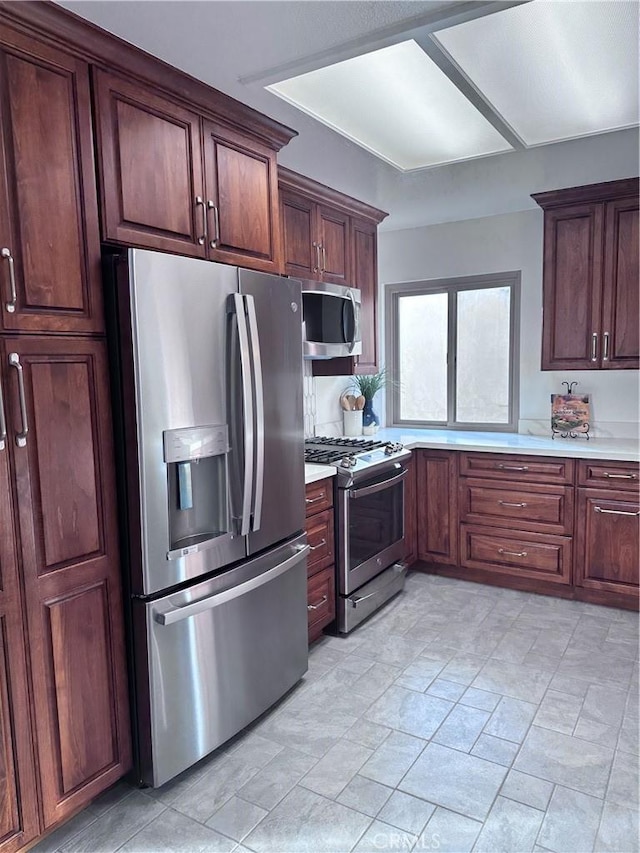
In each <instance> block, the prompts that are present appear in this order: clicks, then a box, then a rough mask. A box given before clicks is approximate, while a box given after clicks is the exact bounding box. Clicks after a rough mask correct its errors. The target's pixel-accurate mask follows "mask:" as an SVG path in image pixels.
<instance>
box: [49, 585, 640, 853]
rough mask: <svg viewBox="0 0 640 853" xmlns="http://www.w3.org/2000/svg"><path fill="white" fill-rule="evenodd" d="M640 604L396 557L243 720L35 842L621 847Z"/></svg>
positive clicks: (634, 724) (628, 796)
mask: <svg viewBox="0 0 640 853" xmlns="http://www.w3.org/2000/svg"><path fill="white" fill-rule="evenodd" d="M638 742H639V737H638V616H637V614H634V613H630V612H626V611H622V610H614V609H611V608H604V607H596V606H593V605H588V604H583V603H578V602H569V601H563V600H561V599H554V598H547V597H544V596H537V595H532V594H529V593H521V592H514V591H511V590H504V589H497V588H493V587H488V586H482V585H478V584H471V583H465V582H462V581H456V580H449V579H446V578H439V577H434V576H429V575H421V574H413V575H411V576H410V577H409V579H408V582H407V586H406V589H405V591H404V592H403V593H402V594H401V595H400V596H399V597H397V598H396V599H395V600H394V601H393V602H391V603H390V604H389V605H388V606H387V607H386V608H385V609H384V610H383V611H381V612H379V613H378V614H376V616H375V617H373V618H372V619H371V620H370V621H369V622H368V623H366V624H364V625H362V626H360V628H359V629H357V630H356V631H354V632H353V633H352V634H351V635H349V636H348V637H335V638H333V637H331V638H329V637H327V638H324V639H323V640H321V641H320V642H319V643H318V644H317V645H315V646H314V647H313V649H312V650H311V655H310V661H309V672H308V674H307V676H306V677H305V678H304V679H303V681H302V682H301V683H300V684H299V685H298V686H297V687H296V688H295V689H294V690H293V691H292V692H291V693H290V694H289V695H288V696H287V697H286V698H285V699H284V700H283V701H282V702H280V703H279V704H278V705H277V706H276V707H275V708H273V709H272V710H271V711H270V712H268V713H267V714H266V715H264V716H263V717H262V718H261V719H260V720H259V721H258V722H257V723H256V724H254V725H253V726H252V727H251V728H250V729H249V730H248V731H246V732H245V733H243V734H242V735H240V736H239V737H237V738H235V739H234V740H233V741H232V742H231V743H230V744H227V745H225V747H222V748H221V749H220V750H218V751H217V752H216V753H215V754H214V755H213V756H211V757H210V758H208V759H205V760H204V761H202V762H200V764H198V765H197V766H196V767H195V768H192V769H191V770H188V771H187V772H185V773H184V774H182V775H181V776H180V777H178V778H177V779H176V780H174V781H172V782H170V783H168V784H167V785H165V786H163V787H162V788H160V789H157V790H145V791H140V790H134V789H132V788H130V787H128V786H127V785H125V784H124V783H120V784H119V785H117V786H116V787H115V788H113V789H112V790H111V791H108V792H107V793H105V794H104V795H103V796H102V797H100V798H99V799H98V800H96V801H95V802H94V803H92V804H91V805H90V806H89V807H88V808H87V809H85V810H84V811H83V812H82V813H81V814H79V815H78V816H77V817H75V818H74V819H73V820H71V821H70V822H69V823H67V824H66V825H65V826H63V827H61V828H60V829H58V830H57V831H56V832H55V833H53V834H52V835H51V836H49V837H48V838H46V839H45V840H44V841H42V842H41V843H40V844H39V845H38V846H37V847H36V848H35V850H36V851H38V853H48V851H58V850H61V851H64V853H74V852H75V851H86V853H107V851H115V850H122V851H131V853H133V851H198V852H199V853H204V851H221V853H231V851H237V853H243V851H256V853H288V851H291V853H302V851H310V853H323V851H327V853H328V851H337V853H347V851H354V853H365V851H376V852H377V851H386V852H387V853H393V851H410V850H414V851H418V853H420V851H430V850H431V851H435V850H437V851H440V853H444V851H456V853H462V851H471V850H473V851H478V853H481V851H487V853H500V851H505V853H521V851H539V852H540V853H541V851H548V850H549V851H556V852H557V853H570V852H571V851H576V853H586V851H615V852H616V853H630V851H637V850H638V849H639V844H638V828H639V821H638V808H639V802H638V801H639V796H638V763H639V759H638Z"/></svg>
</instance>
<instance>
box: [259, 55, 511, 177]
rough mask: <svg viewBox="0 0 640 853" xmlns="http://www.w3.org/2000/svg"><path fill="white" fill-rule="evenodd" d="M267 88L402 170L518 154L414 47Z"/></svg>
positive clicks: (347, 62)
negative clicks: (496, 155)
mask: <svg viewBox="0 0 640 853" xmlns="http://www.w3.org/2000/svg"><path fill="white" fill-rule="evenodd" d="M266 88H267V89H268V90H269V91H271V92H273V93H274V94H276V95H279V96H280V97H281V98H283V99H284V100H286V101H288V102H289V103H291V104H293V105H294V106H296V107H298V108H299V109H301V110H303V111H304V112H306V113H308V114H309V115H311V116H313V117H314V118H316V119H318V120H319V121H321V122H323V123H324V124H326V125H328V126H329V127H331V128H333V129H334V130H336V131H337V132H338V133H341V134H342V135H343V136H346V137H348V138H349V139H351V140H353V141H354V142H357V143H358V144H359V145H361V146H362V147H363V148H366V149H367V150H368V151H371V152H372V153H373V154H375V155H377V156H378V157H381V158H382V159H383V160H386V161H387V162H388V163H391V164H392V165H393V166H395V167H396V168H398V169H402V170H403V171H408V170H411V169H421V168H425V167H428V166H437V165H442V164H444V163H451V162H453V161H457V160H467V159H470V158H473V157H482V156H484V155H487V154H496V153H498V152H502V151H510V150H512V148H511V145H510V144H509V143H508V142H507V141H506V140H505V139H504V138H503V137H502V136H501V135H500V134H499V133H498V131H497V130H496V129H495V128H494V127H493V125H491V124H490V123H489V122H488V121H487V120H486V119H485V118H484V116H483V115H482V114H481V113H480V112H478V110H477V109H476V108H475V107H474V106H473V104H472V103H471V102H470V101H469V100H468V99H467V98H466V97H465V96H464V95H463V94H462V93H461V92H460V91H459V90H458V89H457V88H456V87H455V86H454V84H453V83H452V82H451V81H450V80H449V79H448V77H446V76H445V74H443V72H442V71H441V70H440V69H439V68H438V66H437V65H436V64H435V63H434V62H433V61H432V60H431V59H430V58H429V57H428V56H427V55H426V54H425V53H424V51H423V50H422V49H421V48H420V46H419V45H418V44H417V43H416V42H415V41H405V42H402V43H400V44H395V45H392V46H391V47H386V48H383V49H382V50H376V51H373V52H372V53H367V54H364V55H362V56H357V57H355V58H353V59H347V60H345V61H344V62H338V63H336V64H334V65H330V66H327V67H326V68H320V69H318V70H317V71H311V72H309V73H307V74H301V75H300V76H298V77H292V78H291V79H289V80H283V81H282V82H280V83H274V84H272V85H270V86H267V87H266Z"/></svg>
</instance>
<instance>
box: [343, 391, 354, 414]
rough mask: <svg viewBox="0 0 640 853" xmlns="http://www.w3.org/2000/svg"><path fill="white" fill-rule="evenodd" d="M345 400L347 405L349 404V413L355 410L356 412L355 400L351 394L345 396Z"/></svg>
mask: <svg viewBox="0 0 640 853" xmlns="http://www.w3.org/2000/svg"><path fill="white" fill-rule="evenodd" d="M345 399H346V401H347V403H348V404H349V411H350V412H355V410H356V398H355V397H354V396H353V394H347V396H346V397H345Z"/></svg>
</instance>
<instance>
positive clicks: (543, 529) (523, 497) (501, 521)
mask: <svg viewBox="0 0 640 853" xmlns="http://www.w3.org/2000/svg"><path fill="white" fill-rule="evenodd" d="M460 519H461V521H468V522H473V523H476V524H484V525H489V526H492V527H493V526H497V527H510V528H514V529H516V530H532V531H538V532H540V533H558V534H564V533H571V530H572V527H573V488H572V487H570V486H542V485H537V484H535V483H528V484H527V485H526V487H524V488H517V489H516V488H501V487H500V484H499V483H492V482H491V481H489V482H487V481H485V480H461V482H460Z"/></svg>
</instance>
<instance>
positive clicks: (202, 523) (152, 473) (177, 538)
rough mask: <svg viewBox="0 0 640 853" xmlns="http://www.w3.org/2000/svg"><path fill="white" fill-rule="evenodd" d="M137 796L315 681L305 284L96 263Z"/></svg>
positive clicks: (227, 269) (154, 256)
mask: <svg viewBox="0 0 640 853" xmlns="http://www.w3.org/2000/svg"><path fill="white" fill-rule="evenodd" d="M105 272H106V275H105V279H106V298H107V305H108V309H109V310H108V316H109V317H110V324H109V326H110V328H109V339H110V344H111V355H112V382H113V389H114V398H115V400H116V403H117V405H116V421H115V422H116V435H117V442H116V443H117V447H118V453H119V461H118V467H119V471H120V478H119V479H120V503H121V510H122V512H121V539H122V545H123V548H122V550H123V563H124V566H125V575H126V577H125V581H126V586H127V588H128V603H129V607H128V613H129V641H130V651H131V655H130V666H131V677H130V686H131V691H132V699H133V709H134V713H133V723H134V742H135V746H136V757H137V761H136V764H137V774H138V779H139V781H141V782H143V783H146V784H148V785H152V786H158V785H161V784H163V783H164V782H166V781H167V780H169V779H171V778H172V777H174V776H175V775H177V774H178V773H180V772H181V771H182V770H184V769H186V768H187V767H189V766H190V765H192V764H193V763H195V762H196V761H198V760H199V759H200V758H202V757H203V756H205V755H207V754H208V753H209V752H211V751H212V750H213V749H215V748H216V747H218V746H219V745H220V744H222V743H224V742H225V741H226V740H228V739H229V738H230V737H231V736H232V735H234V734H236V733H237V732H238V731H240V730H241V729H242V728H244V727H245V726H246V725H247V724H248V723H250V722H251V721H252V720H254V719H255V718H256V717H258V716H259V715H260V714H261V713H262V712H264V711H265V710H266V709H267V708H269V707H270V706H271V705H272V704H273V703H274V702H275V701H277V700H278V699H279V698H280V697H281V696H282V695H283V694H284V693H286V692H287V691H288V690H289V689H290V688H291V687H292V686H293V685H294V684H295V683H296V682H297V681H298V680H299V679H300V677H301V676H302V675H303V674H304V672H305V671H306V669H307V608H306V604H307V599H306V563H307V553H308V546H307V545H306V537H305V534H304V532H303V531H304V454H303V413H302V330H301V313H302V312H301V294H300V283H299V282H298V281H296V280H294V279H287V278H280V277H277V276H271V275H265V274H263V273H256V272H251V271H248V270H243V269H239V268H237V267H231V266H225V265H222V264H213V263H210V262H208V261H201V260H195V259H191V258H183V257H177V256H173V255H166V254H161V253H159V252H150V251H143V250H137V249H132V250H127V251H121V252H120V253H117V254H111V255H109V256H106V257H105Z"/></svg>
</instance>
